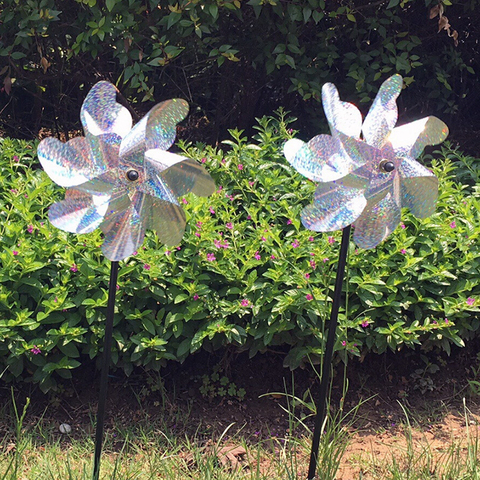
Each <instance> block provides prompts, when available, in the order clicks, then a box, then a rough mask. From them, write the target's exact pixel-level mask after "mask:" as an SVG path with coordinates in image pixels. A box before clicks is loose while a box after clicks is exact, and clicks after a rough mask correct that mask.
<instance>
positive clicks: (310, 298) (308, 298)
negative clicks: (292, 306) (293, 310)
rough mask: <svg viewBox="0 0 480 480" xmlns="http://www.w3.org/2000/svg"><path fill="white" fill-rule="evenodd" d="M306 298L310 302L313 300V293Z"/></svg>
mask: <svg viewBox="0 0 480 480" xmlns="http://www.w3.org/2000/svg"><path fill="white" fill-rule="evenodd" d="M305 298H306V299H307V300H308V301H310V300H313V295H312V294H311V293H307V294H306V295H305Z"/></svg>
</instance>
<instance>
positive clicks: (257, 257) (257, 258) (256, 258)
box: [254, 250, 262, 260]
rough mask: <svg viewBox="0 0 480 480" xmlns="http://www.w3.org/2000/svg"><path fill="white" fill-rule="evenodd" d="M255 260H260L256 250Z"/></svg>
mask: <svg viewBox="0 0 480 480" xmlns="http://www.w3.org/2000/svg"><path fill="white" fill-rule="evenodd" d="M254 257H255V260H260V259H261V258H262V257H261V256H260V254H259V253H258V250H257V251H256V252H255V255H254Z"/></svg>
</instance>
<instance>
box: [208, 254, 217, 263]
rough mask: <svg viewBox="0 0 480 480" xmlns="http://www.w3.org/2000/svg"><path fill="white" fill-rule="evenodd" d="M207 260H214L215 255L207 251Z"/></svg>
mask: <svg viewBox="0 0 480 480" xmlns="http://www.w3.org/2000/svg"><path fill="white" fill-rule="evenodd" d="M207 260H208V261H209V262H214V261H215V260H216V258H215V255H214V254H213V253H207Z"/></svg>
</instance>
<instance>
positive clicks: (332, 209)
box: [301, 175, 368, 232]
mask: <svg viewBox="0 0 480 480" xmlns="http://www.w3.org/2000/svg"><path fill="white" fill-rule="evenodd" d="M367 185H368V181H367V179H365V178H362V177H360V176H355V175H348V176H346V177H345V178H343V179H341V180H337V181H336V182H326V183H320V184H319V185H318V187H317V189H316V191H315V197H314V202H313V204H312V205H308V206H307V207H305V208H304V209H303V210H302V214H301V219H302V223H303V225H304V227H305V228H308V229H309V230H314V231H316V232H331V231H333V230H340V229H341V228H345V227H346V226H347V225H350V224H351V223H353V222H354V221H355V220H356V219H357V218H358V216H359V215H360V214H361V213H362V211H363V209H364V208H365V205H366V204H367V201H366V199H365V196H364V192H365V188H366V186H367Z"/></svg>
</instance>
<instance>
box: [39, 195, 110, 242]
mask: <svg viewBox="0 0 480 480" xmlns="http://www.w3.org/2000/svg"><path fill="white" fill-rule="evenodd" d="M109 200H110V195H92V194H90V193H87V192H83V191H81V190H77V189H75V188H70V189H69V190H67V192H66V194H65V200H62V201H61V202H58V203H54V204H53V205H52V206H51V207H50V209H49V211H48V219H49V220H50V222H51V223H52V225H54V226H55V227H57V228H59V229H61V230H64V231H66V232H71V233H90V232H93V231H94V230H95V229H96V228H97V227H98V226H99V225H100V224H101V223H102V221H103V218H104V216H105V214H106V212H107V208H108V203H109Z"/></svg>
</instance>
